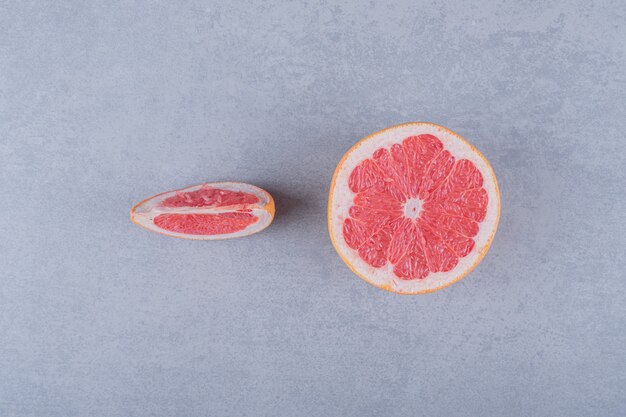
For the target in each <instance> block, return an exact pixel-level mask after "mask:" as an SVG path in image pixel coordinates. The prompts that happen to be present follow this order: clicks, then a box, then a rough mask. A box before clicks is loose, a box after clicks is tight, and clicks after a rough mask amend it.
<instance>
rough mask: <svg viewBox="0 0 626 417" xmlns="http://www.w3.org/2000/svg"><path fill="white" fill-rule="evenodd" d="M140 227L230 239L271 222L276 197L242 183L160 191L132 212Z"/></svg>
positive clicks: (191, 236) (178, 234)
mask: <svg viewBox="0 0 626 417" xmlns="http://www.w3.org/2000/svg"><path fill="white" fill-rule="evenodd" d="M130 218H131V220H132V221H133V222H134V223H135V224H138V225H139V226H142V227H145V228H146V229H148V230H152V231H153V232H158V233H162V234H164V235H168V236H174V237H181V238H187V239H198V240H217V239H228V238H231V237H241V236H248V235H251V234H253V233H257V232H260V231H261V230H263V229H265V228H266V227H267V226H269V225H270V223H272V220H273V218H274V200H273V199H272V196H271V195H270V194H269V193H268V192H267V191H265V190H262V189H261V188H259V187H255V186H254V185H250V184H244V183H239V182H214V183H208V184H200V185H194V186H192V187H188V188H183V189H181V190H176V191H169V192H165V193H161V194H157V195H155V196H154V197H150V198H148V199H145V200H143V201H142V202H141V203H139V204H137V205H136V206H135V207H133V208H132V210H131V211H130Z"/></svg>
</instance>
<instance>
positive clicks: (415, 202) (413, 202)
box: [403, 198, 422, 219]
mask: <svg viewBox="0 0 626 417" xmlns="http://www.w3.org/2000/svg"><path fill="white" fill-rule="evenodd" d="M403 209H404V217H408V218H409V219H417V218H418V217H419V215H420V213H421V211H422V200H420V199H419V198H409V199H408V200H407V201H406V203H404V207H403Z"/></svg>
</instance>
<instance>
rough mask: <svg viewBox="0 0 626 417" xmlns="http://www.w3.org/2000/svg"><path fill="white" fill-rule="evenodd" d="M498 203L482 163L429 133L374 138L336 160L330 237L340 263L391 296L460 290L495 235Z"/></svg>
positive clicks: (460, 145)
mask: <svg viewBox="0 0 626 417" xmlns="http://www.w3.org/2000/svg"><path fill="white" fill-rule="evenodd" d="M499 217H500V194H499V191H498V183H497V182H496V176H495V174H494V172H493V169H492V168H491V166H490V165H489V162H488V161H487V159H485V157H484V156H483V155H482V154H481V153H480V152H478V150H476V148H474V147H473V146H472V145H471V144H469V143H468V142H467V141H465V139H463V138H462V137H461V136H459V135H458V134H456V133H454V132H452V131H451V130H448V129H446V128H445V127H442V126H439V125H436V124H432V123H406V124H402V125H398V126H393V127H390V128H388V129H385V130H382V131H380V132H377V133H374V134H373V135H370V136H368V137H366V138H365V139H363V140H361V141H360V142H358V143H357V144H356V145H354V146H353V147H352V148H351V149H350V150H349V151H348V152H347V153H346V154H345V155H344V157H343V158H342V159H341V161H340V162H339V165H338V166H337V169H336V170H335V174H334V175H333V179H332V183H331V186H330V196H329V201H328V228H329V232H330V238H331V240H332V243H333V245H334V247H335V249H336V250H337V253H338V254H339V256H340V257H341V258H342V259H343V261H344V262H345V263H346V264H347V265H348V267H350V269H352V271H353V272H354V273H356V274H357V275H358V276H359V277H361V278H363V279H364V280H365V281H367V282H369V283H370V284H373V285H375V286H377V287H380V288H383V289H385V290H388V291H392V292H396V293H401V294H421V293H427V292H432V291H436V290H438V289H441V288H444V287H446V286H448V285H451V284H453V283H454V282H456V281H458V280H460V279H461V278H463V277H464V276H465V275H467V274H468V273H469V272H470V271H471V270H472V269H474V267H476V265H477V264H478V263H479V262H480V261H481V260H482V258H483V257H484V256H485V254H486V253H487V250H488V249H489V246H490V244H491V241H492V240H493V237H494V235H495V233H496V229H497V226H498V219H499Z"/></svg>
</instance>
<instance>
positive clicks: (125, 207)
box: [0, 0, 626, 417]
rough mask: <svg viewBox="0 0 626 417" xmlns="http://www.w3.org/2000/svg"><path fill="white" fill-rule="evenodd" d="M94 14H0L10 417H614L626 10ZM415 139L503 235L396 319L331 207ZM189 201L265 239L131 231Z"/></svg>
mask: <svg viewBox="0 0 626 417" xmlns="http://www.w3.org/2000/svg"><path fill="white" fill-rule="evenodd" d="M99 3H100V4H97V3H96V2H84V1H19V2H18V1H16V2H8V1H1V2H0V28H1V32H0V64H1V68H0V155H1V166H0V185H1V191H2V199H0V210H1V213H2V216H1V217H0V230H1V233H2V236H3V237H2V239H1V240H0V251H1V256H2V257H1V282H0V335H1V336H0V415H2V416H3V417H4V416H37V417H38V416H46V417H57V416H58V417H61V416H62V417H71V416H120V417H132V416H164V417H166V416H296V415H308V416H340V415H341V416H344V415H345V416H409V415H424V416H502V415H507V416H603V417H608V416H623V415H625V413H626V397H625V395H626V394H625V392H626V379H625V378H626V356H625V354H624V346H625V344H626V318H625V311H626V306H625V302H624V299H625V292H626V285H625V277H624V269H625V265H624V259H623V257H624V252H625V249H626V248H625V246H626V239H625V236H626V230H625V229H626V227H625V224H626V219H625V214H624V213H625V207H624V196H623V193H624V190H625V189H626V182H625V176H624V169H625V168H624V167H625V164H626V161H625V158H624V149H623V147H624V145H625V144H626V143H625V137H624V131H625V130H626V111H625V97H626V77H625V70H624V68H625V66H626V56H625V52H626V48H625V42H624V41H625V40H626V29H625V27H626V24H625V13H626V12H625V8H624V3H623V1H621V0H616V1H613V2H611V1H598V2H590V1H587V0H584V1H582V0H581V1H576V2H574V1H566V0H562V1H560V2H552V4H551V5H544V4H540V3H538V2H530V1H528V2H527V1H523V2H521V1H520V2H516V1H506V0H498V1H493V2H489V1H481V2H465V3H466V4H465V5H462V3H461V2H445V3H448V4H445V3H436V2H431V1H428V2H422V3H417V2H409V1H404V2H386V1H382V0H373V1H357V0H352V1H349V2H345V3H343V4H339V3H337V4H334V3H332V2H330V1H320V2H317V1H307V2H284V3H278V2H272V3H270V2H266V1H255V2H218V1H214V2H204V1H176V2H161V3H160V4H157V3H155V2H142V1H132V2H127V3H118V2H113V1H107V2H99ZM227 3H229V4H227ZM419 120H425V121H433V122H437V123H440V124H443V125H446V126H448V127H450V128H452V129H453V130H456V131H458V132H459V133H461V134H462V135H464V136H465V137H466V138H468V139H469V140H470V141H472V142H473V143H474V144H475V145H476V146H477V147H478V148H479V149H481V150H482V151H483V152H484V154H485V155H486V156H487V157H488V158H489V159H490V160H491V163H492V165H493V167H494V169H495V171H496V173H497V174H498V178H499V182H500V187H501V192H502V218H501V223H500V229H499V232H498V234H497V236H496V239H495V241H494V243H493V246H492V249H491V251H490V252H489V254H488V255H487V257H486V258H485V260H484V261H483V262H482V264H481V265H480V266H479V267H478V268H477V269H476V270H475V271H474V272H473V273H472V274H471V275H470V276H468V277H467V278H466V279H465V280H463V281H462V282H460V283H459V284H456V285H454V286H453V287H451V288H449V289H446V290H443V291H440V292H438V293H435V294H431V295H426V296H415V297H406V296H397V295H394V294H389V293H387V292H384V291H381V290H379V289H377V288H374V287H372V286H370V285H368V284H366V283H365V282H363V281H361V280H360V279H359V278H357V277H356V276H354V275H353V274H352V273H351V272H350V271H349V270H348V268H347V267H346V266H345V265H344V264H343V263H342V261H341V260H340V259H339V257H338V256H337V255H336V254H335V251H334V250H333V248H332V246H331V244H330V242H329V239H328V236H327V231H326V211H325V206H326V202H327V190H328V186H329V182H330V178H331V175H332V172H333V169H334V168H335V165H336V163H337V162H338V161H339V159H340V157H341V156H342V154H343V153H344V152H345V151H346V150H347V149H348V148H349V147H350V146H351V145H352V144H353V143H354V142H355V141H357V140H358V139H360V138H362V137H363V136H365V135H367V134H369V133H372V132H374V131H376V130H379V129H381V128H384V127H386V126H389V125H393V124H397V123H400V122H405V121H419ZM205 180H209V181H210V180H239V181H248V182H252V183H255V184H258V185H260V186H262V187H265V188H266V189H268V190H269V191H271V192H272V193H273V194H274V195H275V197H276V201H277V206H278V215H277V218H276V222H275V224H274V225H273V226H272V227H271V228H269V229H267V230H266V231H265V232H263V233H261V234H258V235H255V236H253V237H250V238H248V239H242V240H235V241H224V242H191V241H184V240H177V239H168V238H165V237H162V236H159V235H155V234H152V233H149V232H147V231H145V230H142V229H140V228H138V227H135V226H134V225H132V224H131V222H130V221H129V219H128V211H129V209H130V207H131V205H132V204H133V203H135V202H137V201H138V200H140V199H142V198H144V197H147V196H150V195H152V194H155V193H158V192H161V191H164V190H168V189H172V188H178V187H183V186H186V185H190V184H194V183H198V182H201V181H205Z"/></svg>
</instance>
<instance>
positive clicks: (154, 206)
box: [130, 182, 273, 240]
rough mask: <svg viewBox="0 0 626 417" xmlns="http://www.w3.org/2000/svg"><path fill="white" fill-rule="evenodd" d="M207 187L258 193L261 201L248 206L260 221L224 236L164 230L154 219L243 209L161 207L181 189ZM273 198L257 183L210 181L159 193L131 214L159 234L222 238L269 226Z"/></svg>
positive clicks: (249, 233) (191, 189) (134, 219)
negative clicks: (160, 215)
mask: <svg viewBox="0 0 626 417" xmlns="http://www.w3.org/2000/svg"><path fill="white" fill-rule="evenodd" d="M204 186H209V187H213V188H218V189H222V190H229V191H241V192H244V193H249V194H253V195H255V196H257V197H258V198H259V202H258V203H256V204H252V205H246V207H245V208H246V209H249V210H251V212H250V214H252V215H254V216H257V217H258V221H257V222H255V223H253V224H251V225H250V226H248V227H246V228H245V229H243V230H239V231H237V232H234V233H225V234H220V235H192V234H185V233H177V232H172V231H169V230H165V229H161V228H160V227H158V226H156V225H155V224H154V218H155V217H156V216H158V215H159V214H165V213H167V214H202V213H206V214H218V213H227V212H233V211H236V210H237V209H240V208H242V207H241V206H223V207H219V208H212V207H172V208H169V207H159V205H160V203H161V202H162V201H163V200H165V199H167V198H170V197H173V196H175V195H176V193H180V192H183V193H185V192H190V191H196V190H199V189H200V188H202V187H204ZM270 201H271V196H270V195H269V194H268V193H267V192H266V191H265V190H263V189H261V188H259V187H255V186H254V185H250V184H244V183H238V182H212V183H206V184H199V185H194V186H191V187H187V188H183V189H180V190H174V191H169V192H166V193H162V194H159V195H156V196H154V197H152V198H150V199H147V200H144V201H143V202H141V203H140V204H138V205H137V206H135V207H133V209H132V211H131V213H130V216H131V219H132V220H133V221H134V222H135V223H137V224H138V225H140V226H142V227H145V228H146V229H149V230H153V231H155V232H158V233H162V234H165V235H168V236H173V237H182V238H187V239H197V240H221V239H228V238H234V237H241V236H248V235H251V234H253V233H257V232H260V231H261V230H263V229H265V228H266V227H267V226H269V224H270V223H271V222H272V219H273V214H272V213H270V212H269V211H268V207H267V206H268V204H269V203H270Z"/></svg>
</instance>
